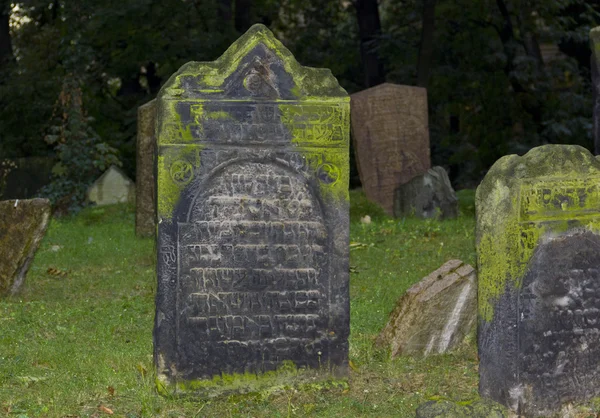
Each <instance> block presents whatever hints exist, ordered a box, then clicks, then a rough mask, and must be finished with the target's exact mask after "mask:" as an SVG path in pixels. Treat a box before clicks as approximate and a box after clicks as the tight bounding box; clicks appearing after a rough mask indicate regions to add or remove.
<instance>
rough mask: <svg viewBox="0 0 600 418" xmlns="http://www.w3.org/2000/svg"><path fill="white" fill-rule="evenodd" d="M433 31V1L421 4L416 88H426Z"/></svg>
mask: <svg viewBox="0 0 600 418" xmlns="http://www.w3.org/2000/svg"><path fill="white" fill-rule="evenodd" d="M434 29H435V0H425V1H424V2H423V27H422V28H421V46H420V48H419V61H418V63H417V86H419V87H425V88H427V85H428V82H429V74H430V73H431V61H432V57H433V32H434Z"/></svg>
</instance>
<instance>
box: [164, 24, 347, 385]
mask: <svg viewBox="0 0 600 418" xmlns="http://www.w3.org/2000/svg"><path fill="white" fill-rule="evenodd" d="M157 106H158V112H157V141H158V151H157V152H158V153H157V165H158V166H157V207H158V212H157V214H158V241H157V250H158V265H157V270H158V271H157V274H158V289H157V298H156V322H155V330H154V355H155V363H156V366H157V377H158V378H157V384H158V388H159V391H160V392H161V393H165V394H184V393H195V394H196V395H197V396H214V395H218V394H223V393H228V392H250V391H256V390H261V389H262V388H266V387H271V386H273V385H280V384H293V383H297V382H303V381H311V382H312V381H314V379H317V380H318V379H330V378H332V377H343V376H345V375H346V374H347V363H348V334H349V298H348V270H349V264H348V245H349V237H348V233H349V231H348V227H349V214H348V177H349V170H348V144H349V110H350V109H349V98H348V96H347V94H346V92H345V91H344V90H343V89H342V88H341V87H340V86H339V84H338V83H337V80H336V79H335V78H334V77H333V76H332V75H331V72H330V71H329V70H324V69H314V68H308V67H303V66H301V65H300V64H298V62H297V61H296V60H295V59H294V57H293V56H292V54H291V53H290V52H289V51H288V50H287V49H286V48H285V47H284V46H283V45H282V44H281V43H280V42H279V41H278V40H276V39H275V38H274V37H273V34H272V33H271V32H270V31H269V30H268V29H267V28H266V27H265V26H263V25H255V26H253V27H252V28H250V29H249V30H248V32H247V33H246V34H244V35H243V36H242V37H241V38H240V39H238V40H237V41H236V42H235V43H233V44H232V45H231V46H230V48H229V49H228V50H227V51H226V52H225V53H224V54H223V56H221V57H220V58H219V59H218V60H217V61H214V62H191V63H188V64H186V65H184V66H183V67H182V68H181V69H180V70H179V71H178V72H177V73H175V74H174V75H173V76H172V77H171V78H170V79H169V81H168V82H167V83H166V84H165V85H164V86H163V88H162V89H161V91H160V93H159V95H158V100H157Z"/></svg>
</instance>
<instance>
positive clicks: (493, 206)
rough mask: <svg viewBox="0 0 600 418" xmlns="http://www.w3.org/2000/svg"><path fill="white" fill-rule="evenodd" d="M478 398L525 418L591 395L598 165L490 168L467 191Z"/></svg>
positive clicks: (594, 385) (553, 162) (565, 161)
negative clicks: (470, 196) (473, 233)
mask: <svg viewBox="0 0 600 418" xmlns="http://www.w3.org/2000/svg"><path fill="white" fill-rule="evenodd" d="M476 209H477V253H478V268H479V269H478V277H479V292H478V293H479V295H478V306H479V309H478V310H479V335H478V338H479V341H478V344H479V358H480V364H479V374H480V386H479V390H480V394H481V396H483V397H487V398H491V399H493V400H495V401H498V402H500V403H503V404H505V405H506V406H508V407H510V408H511V409H512V410H513V411H515V412H518V413H520V414H523V415H525V416H550V415H552V414H554V413H556V412H558V411H559V410H560V408H561V406H562V405H564V404H566V403H569V402H578V401H584V400H587V399H590V398H592V397H595V396H599V395H600V362H599V361H598V359H599V358H600V251H599V249H600V235H599V233H600V161H598V160H597V159H596V158H594V157H593V156H592V155H591V154H590V153H589V152H588V151H587V150H586V149H584V148H582V147H579V146H574V145H546V146H543V147H538V148H534V149H532V150H531V151H529V152H528V153H527V154H525V155H524V156H522V157H519V156H516V155H509V156H505V157H503V158H501V159H500V160H498V161H497V162H496V163H495V164H494V166H492V168H491V169H490V171H489V172H488V174H487V175H486V177H485V179H484V180H483V182H482V183H481V185H480V186H479V188H478V189H477V194H476Z"/></svg>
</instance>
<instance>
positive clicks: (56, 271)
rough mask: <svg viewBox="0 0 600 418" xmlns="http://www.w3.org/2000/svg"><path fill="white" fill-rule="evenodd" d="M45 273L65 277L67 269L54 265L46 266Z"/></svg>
mask: <svg viewBox="0 0 600 418" xmlns="http://www.w3.org/2000/svg"><path fill="white" fill-rule="evenodd" d="M46 273H48V274H49V275H51V276H57V277H65V276H66V275H67V274H68V271H67V270H61V269H58V268H56V267H48V270H46Z"/></svg>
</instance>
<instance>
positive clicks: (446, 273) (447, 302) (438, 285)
mask: <svg viewBox="0 0 600 418" xmlns="http://www.w3.org/2000/svg"><path fill="white" fill-rule="evenodd" d="M476 311H477V277H476V273H475V270H474V269H473V267H471V266H469V265H468V264H464V263H463V262H462V261H460V260H450V261H448V262H447V263H445V264H444V265H442V266H441V267H440V268H439V269H437V270H435V271H434V272H432V273H431V274H429V275H428V276H427V277H425V278H424V279H422V280H421V281H420V282H419V283H417V284H415V285H414V286H412V287H411V288H410V289H408V290H407V291H406V293H405V294H404V295H403V296H402V297H401V298H400V299H399V300H398V302H397V304H396V308H395V309H394V310H393V311H392V313H391V315H390V319H389V321H388V323H387V325H386V326H385V328H384V329H383V330H382V331H381V334H380V335H379V337H378V339H377V344H378V345H380V346H390V347H391V354H392V357H396V356H399V355H429V354H440V353H445V352H447V351H449V350H452V349H453V348H455V347H456V346H457V345H458V344H460V343H461V342H462V341H463V339H464V337H465V336H466V335H467V334H468V333H469V332H470V331H471V330H472V329H473V326H474V325H475V323H476V316H477V314H476Z"/></svg>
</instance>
